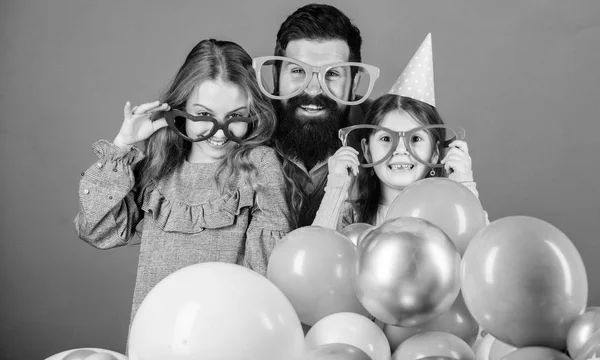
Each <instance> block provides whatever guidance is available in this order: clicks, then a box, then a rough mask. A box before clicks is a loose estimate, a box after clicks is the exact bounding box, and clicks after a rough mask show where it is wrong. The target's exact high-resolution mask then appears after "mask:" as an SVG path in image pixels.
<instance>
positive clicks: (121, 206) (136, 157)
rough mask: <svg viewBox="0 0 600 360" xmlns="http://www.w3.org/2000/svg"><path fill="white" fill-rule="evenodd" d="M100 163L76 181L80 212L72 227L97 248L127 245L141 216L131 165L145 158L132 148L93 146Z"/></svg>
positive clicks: (109, 144)
mask: <svg viewBox="0 0 600 360" xmlns="http://www.w3.org/2000/svg"><path fill="white" fill-rule="evenodd" d="M93 149H94V151H95V152H96V154H97V155H98V157H99V160H98V161H97V162H96V163H95V164H94V165H92V166H90V167H89V168H88V169H87V171H86V172H85V173H83V174H82V178H81V180H80V182H79V212H78V213H77V215H76V217H75V220H74V224H75V229H76V231H77V235H78V236H79V238H81V239H82V240H84V241H86V242H88V243H89V244H91V245H92V246H94V247H96V248H99V249H110V248H114V247H117V246H123V245H126V244H127V243H128V242H129V241H130V240H131V239H132V238H133V236H134V235H135V228H136V226H137V225H138V223H139V221H140V219H141V218H142V217H143V213H142V211H141V210H140V208H139V206H138V205H137V204H136V202H135V197H136V193H135V190H134V187H135V176H134V173H133V168H134V166H135V165H136V164H137V163H138V162H139V161H140V160H142V159H143V158H144V155H143V154H142V153H141V151H140V150H138V149H137V148H135V147H131V148H129V149H122V148H120V147H118V146H116V145H114V144H112V143H110V142H109V141H106V140H100V141H97V142H96V143H94V145H93Z"/></svg>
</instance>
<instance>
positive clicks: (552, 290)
mask: <svg viewBox="0 0 600 360" xmlns="http://www.w3.org/2000/svg"><path fill="white" fill-rule="evenodd" d="M461 278H462V294H463V297H464V299H465V303H466V304H467V308H468V309H469V311H470V312H471V314H472V315H473V317H474V318H475V319H476V320H477V322H478V323H479V325H480V326H482V327H483V328H484V329H486V331H488V332H489V333H491V334H492V335H493V336H494V337H495V338H497V339H498V340H500V341H503V342H505V343H507V344H509V345H513V346H516V347H526V346H545V347H552V348H555V349H559V350H564V349H565V348H566V342H567V333H568V331H569V327H570V326H571V324H573V322H574V321H575V319H576V318H577V317H578V316H579V314H581V313H582V312H583V309H585V306H586V303H587V297H588V283H587V275H586V272H585V267H584V265H583V261H582V259H581V256H580V255H579V253H578V252H577V249H576V248H575V246H574V245H573V243H571V241H570V240H569V239H568V238H567V237H566V236H565V235H564V234H563V233H562V232H560V230H558V229H557V228H555V227H554V226H552V225H551V224H549V223H547V222H545V221H542V220H539V219H536V218H532V217H526V216H511V217H506V218H503V219H500V220H496V221H494V222H492V223H491V224H490V225H488V226H487V227H486V228H485V229H483V230H482V231H481V232H480V233H478V234H477V235H476V236H475V238H474V239H473V241H472V242H471V244H470V245H469V248H468V249H467V251H466V252H465V254H464V256H463V261H462V268H461Z"/></svg>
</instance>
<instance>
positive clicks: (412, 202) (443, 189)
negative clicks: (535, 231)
mask: <svg viewBox="0 0 600 360" xmlns="http://www.w3.org/2000/svg"><path fill="white" fill-rule="evenodd" d="M403 216H412V217H416V218H421V219H425V220H428V221H430V222H431V223H433V224H434V225H435V226H437V227H439V228H440V229H442V230H443V231H444V232H445V233H446V234H447V235H448V236H449V237H450V239H452V241H453V242H454V244H455V245H456V247H457V249H458V251H459V253H460V254H461V255H462V254H463V253H464V252H465V249H466V248H467V245H468V244H469V242H470V241H471V239H472V238H473V236H474V235H475V234H476V233H477V232H478V231H479V230H480V229H482V228H483V227H484V226H485V225H486V217H485V212H484V210H483V208H482V207H481V203H480V202H479V199H478V198H477V197H476V196H475V195H474V194H473V193H472V192H471V191H470V190H469V189H467V188H466V187H465V186H464V185H462V184H460V183H458V182H456V181H453V180H449V179H445V178H427V179H423V180H419V181H417V182H415V183H413V184H411V185H410V186H408V187H406V188H405V189H404V190H403V191H402V192H401V193H400V194H399V195H398V196H397V197H396V199H394V201H393V202H392V204H391V205H390V207H389V209H388V211H387V214H386V216H385V218H386V220H389V219H394V218H398V217H403Z"/></svg>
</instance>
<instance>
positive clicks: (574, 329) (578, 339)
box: [567, 308, 600, 358]
mask: <svg viewBox="0 0 600 360" xmlns="http://www.w3.org/2000/svg"><path fill="white" fill-rule="evenodd" d="M598 331H600V309H598V308H596V309H591V310H589V311H586V312H584V313H583V314H581V315H580V316H579V317H578V318H577V319H576V320H575V322H574V323H573V325H571V328H570V329H569V333H568V334H567V350H569V355H571V357H572V358H575V357H577V355H578V354H579V352H580V350H581V348H583V346H584V345H585V344H586V343H587V342H588V340H589V339H590V338H591V337H592V335H593V334H594V333H595V332H598ZM598 355H599V356H600V353H599V354H598Z"/></svg>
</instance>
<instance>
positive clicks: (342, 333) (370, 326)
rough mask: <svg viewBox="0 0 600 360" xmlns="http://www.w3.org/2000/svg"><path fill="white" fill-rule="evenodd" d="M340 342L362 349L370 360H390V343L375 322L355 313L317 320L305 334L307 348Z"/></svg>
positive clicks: (334, 315)
mask: <svg viewBox="0 0 600 360" xmlns="http://www.w3.org/2000/svg"><path fill="white" fill-rule="evenodd" d="M334 343H342V344H348V345H352V346H354V347H357V348H359V349H361V350H362V351H364V352H365V353H366V354H367V355H368V356H369V357H371V359H372V360H390V356H391V352H390V344H389V343H388V341H387V339H386V338H385V335H384V334H383V332H382V331H381V329H380V328H379V327H378V326H377V325H375V323H374V322H373V321H371V320H369V319H367V318H366V317H364V316H362V315H358V314H355V313H337V314H333V315H329V316H327V317H324V318H323V319H321V320H319V321H318V322H317V323H316V324H315V325H314V326H313V327H312V328H311V329H310V331H309V332H308V334H306V347H307V349H308V350H313V349H316V348H318V347H320V346H322V345H325V344H334Z"/></svg>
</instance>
